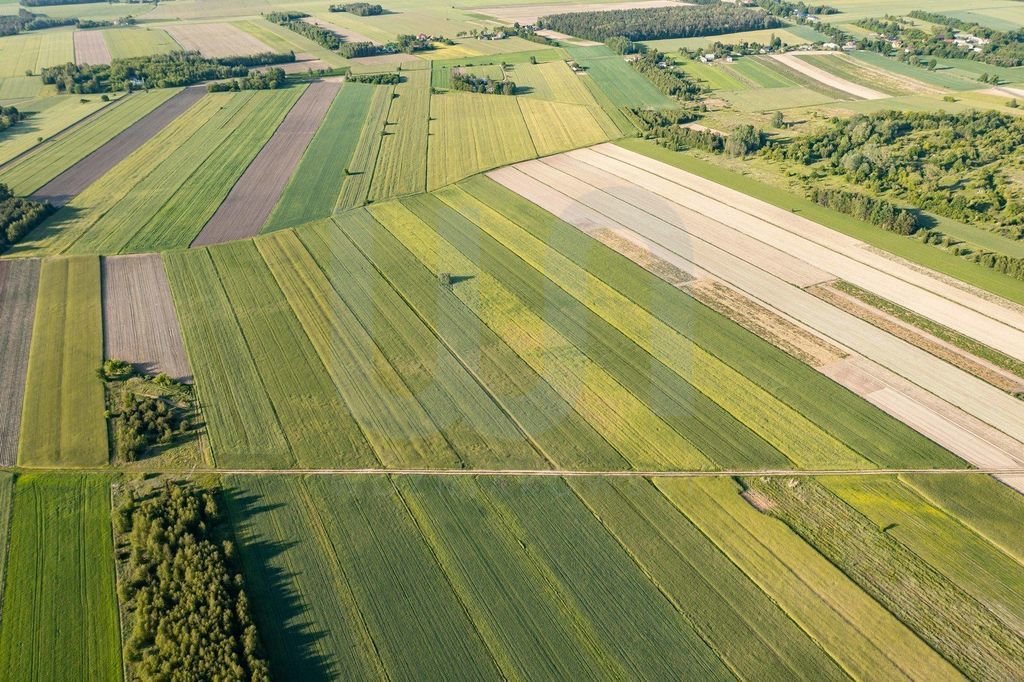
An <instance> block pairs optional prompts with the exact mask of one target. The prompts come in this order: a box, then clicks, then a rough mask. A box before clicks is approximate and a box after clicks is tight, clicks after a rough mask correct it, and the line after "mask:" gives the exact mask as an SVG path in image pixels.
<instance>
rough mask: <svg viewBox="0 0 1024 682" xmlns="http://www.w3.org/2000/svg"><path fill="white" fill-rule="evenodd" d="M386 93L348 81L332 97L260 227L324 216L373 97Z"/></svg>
mask: <svg viewBox="0 0 1024 682" xmlns="http://www.w3.org/2000/svg"><path fill="white" fill-rule="evenodd" d="M383 92H386V89H385V88H376V87H374V86H372V85H365V84H361V83H348V84H346V85H345V86H344V87H343V88H342V89H341V92H340V93H338V95H337V96H336V97H335V98H334V102H333V103H332V104H331V108H330V109H328V110H327V114H326V115H325V116H324V119H323V122H322V123H321V124H320V128H319V129H318V130H317V131H316V135H314V136H313V139H312V140H310V142H309V145H308V146H307V147H306V153H305V154H304V155H303V156H302V159H301V160H300V161H299V164H298V166H297V167H296V168H295V172H294V173H293V174H292V177H291V180H289V181H288V185H287V186H286V187H285V188H284V192H283V193H282V194H281V199H280V200H279V201H278V202H277V206H275V207H274V211H273V213H271V214H270V218H269V219H268V220H267V223H266V224H265V225H264V226H263V230H264V231H268V232H269V231H273V230H279V229H281V228H284V227H290V226H292V225H299V224H301V223H305V222H309V221H311V220H317V219H320V218H327V217H329V216H330V215H331V214H332V213H334V208H335V206H336V205H337V203H338V199H339V198H340V196H341V188H342V184H343V183H344V182H345V178H346V177H347V173H346V171H347V172H348V173H352V172H356V171H354V170H353V165H354V164H353V163H352V161H353V160H354V159H353V156H354V154H355V152H356V149H357V146H358V143H359V138H360V135H361V131H362V129H363V124H364V121H366V120H367V115H368V113H369V112H370V108H371V105H372V104H373V102H374V100H375V99H376V98H378V97H380V96H381V95H379V94H378V93H383Z"/></svg>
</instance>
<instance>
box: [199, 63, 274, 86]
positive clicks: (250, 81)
mask: <svg viewBox="0 0 1024 682" xmlns="http://www.w3.org/2000/svg"><path fill="white" fill-rule="evenodd" d="M285 82H286V77H285V73H284V69H279V68H277V67H273V68H270V69H267V70H266V71H250V72H249V75H248V76H245V77H244V78H232V79H231V80H230V81H217V82H216V83H210V84H209V85H207V86H206V91H207V92H240V91H242V90H277V89H278V88H283V87H284V84H285Z"/></svg>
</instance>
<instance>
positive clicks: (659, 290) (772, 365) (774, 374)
mask: <svg viewBox="0 0 1024 682" xmlns="http://www.w3.org/2000/svg"><path fill="white" fill-rule="evenodd" d="M462 186H463V187H464V188H465V189H466V191H468V192H469V193H471V194H473V195H474V196H475V197H476V198H478V199H479V200H480V201H481V202H482V203H485V204H487V205H489V206H501V207H502V214H503V215H504V216H506V217H507V218H508V219H510V220H512V221H514V222H515V223H516V224H517V225H518V226H519V227H521V228H522V229H523V230H524V231H525V232H527V233H528V234H529V235H531V236H532V237H534V238H535V240H536V241H537V242H541V243H543V244H545V245H548V251H547V252H548V253H551V254H553V255H551V256H550V258H553V259H555V260H554V261H553V262H549V263H548V264H546V265H545V272H549V271H550V272H551V274H552V275H554V276H562V277H564V276H565V275H566V273H565V272H562V271H560V270H558V269H557V268H555V267H554V262H571V263H573V264H575V268H574V271H578V270H579V269H586V270H587V271H588V272H589V273H590V276H589V277H588V278H587V279H588V280H590V279H591V278H593V279H596V280H598V281H599V282H600V284H598V285H597V286H598V289H599V290H603V289H605V288H610V289H612V290H613V291H614V292H617V294H618V295H621V297H623V298H625V299H627V300H628V301H630V302H632V303H633V305H634V306H636V307H637V308H639V309H640V310H641V311H643V314H645V315H647V316H649V317H650V318H653V319H655V320H657V321H659V322H660V323H661V324H663V325H665V326H667V327H669V328H671V330H672V331H673V332H675V334H677V335H679V336H682V337H685V338H687V339H689V340H690V341H691V342H692V343H694V344H697V347H698V348H700V349H702V350H703V352H704V353H708V354H709V357H711V356H713V357H714V358H715V359H716V360H717V361H719V362H720V363H722V364H724V365H728V366H729V367H730V368H732V369H733V370H735V372H736V373H738V374H740V375H742V377H744V381H749V382H751V383H752V384H754V385H755V387H756V388H755V390H757V391H758V392H766V393H768V394H770V396H771V397H772V398H773V399H774V400H775V401H777V402H779V403H783V404H785V405H789V406H790V407H791V408H792V409H793V410H795V411H796V412H798V413H799V414H800V415H802V416H803V418H805V419H806V420H807V421H810V422H813V423H814V424H815V425H817V427H818V429H820V430H821V431H824V432H826V433H827V434H829V436H827V437H826V440H825V441H823V442H829V441H830V440H838V441H840V442H842V443H844V444H846V445H847V446H848V447H849V448H851V449H852V450H854V451H855V452H857V453H859V454H860V455H861V456H862V457H865V458H867V459H870V460H871V461H872V462H874V463H875V464H877V465H880V466H906V467H918V466H963V462H962V460H960V459H958V458H956V457H955V456H953V455H951V454H950V453H948V452H947V451H945V450H943V449H942V448H940V447H939V446H937V445H935V444H934V443H932V442H931V441H929V440H927V439H926V438H924V437H923V436H921V435H920V434H918V433H917V432H915V431H913V430H912V429H910V428H909V427H907V426H906V425H905V424H903V423H901V422H899V421H898V420H896V419H893V418H892V417H889V416H888V415H886V414H885V413H883V412H881V411H880V410H877V409H875V408H874V407H871V406H870V405H868V404H867V403H865V402H864V401H863V400H861V399H860V398H858V397H857V396H855V395H854V394H853V393H850V392H848V391H846V390H844V389H841V388H840V387H838V386H836V384H834V383H833V382H832V381H831V380H830V379H828V378H827V377H825V376H823V375H821V374H820V373H818V372H816V371H815V370H814V369H812V368H810V367H808V366H807V365H805V364H804V363H802V362H800V361H799V360H797V359H795V358H793V357H791V356H789V355H787V354H785V353H784V352H782V351H780V350H778V349H776V348H774V347H773V346H771V345H770V344H768V343H766V342H764V341H762V340H761V339H759V338H758V337H757V336H755V335H753V334H752V333H750V332H748V331H747V330H745V329H743V328H742V327H740V326H739V325H736V324H734V323H732V322H730V321H728V320H727V319H726V318H724V317H723V316H721V315H720V314H718V313H716V312H715V311H713V310H711V309H710V308H708V307H706V306H704V305H703V304H701V303H700V302H698V301H697V300H696V299H694V298H692V297H690V296H688V295H686V294H685V293H683V292H681V291H680V290H679V289H678V288H676V287H674V286H672V285H671V284H669V283H668V282H665V281H664V280H662V279H660V278H659V277H657V276H655V275H653V274H651V273H649V272H647V271H646V270H644V269H643V268H641V267H640V266H638V265H636V264H635V263H633V262H632V261H630V260H628V259H627V258H625V257H624V256H622V255H620V254H618V253H616V252H615V251H613V250H611V249H609V248H607V247H605V246H604V245H602V244H600V243H598V242H596V241H595V240H594V239H592V238H590V237H589V236H587V235H585V234H583V233H582V232H580V231H579V230H577V229H575V228H572V227H571V226H569V225H567V224H566V223H564V222H563V221H561V220H559V219H557V218H555V217H554V216H552V215H551V214H550V213H548V212H547V211H545V210H543V209H541V208H540V207H538V206H536V205H534V204H532V203H530V202H529V201H526V200H525V199H523V198H521V197H518V196H516V195H515V194H513V193H511V192H509V191H508V190H505V189H504V188H502V187H500V186H498V185H497V184H495V183H493V182H491V181H490V180H488V179H486V178H474V179H471V180H468V181H466V182H465V183H464V184H463V185H462ZM563 259H565V260H563ZM641 329H644V328H641ZM623 332H624V333H628V328H627V329H624V330H623ZM652 340H654V341H656V340H657V339H656V338H654V337H652ZM684 376H685V375H684ZM725 388H728V387H725ZM769 417H770V415H769ZM819 446H820V444H819ZM801 456H802V457H807V456H808V453H803V454H802V455H801ZM834 465H835V463H833V464H831V465H830V466H834Z"/></svg>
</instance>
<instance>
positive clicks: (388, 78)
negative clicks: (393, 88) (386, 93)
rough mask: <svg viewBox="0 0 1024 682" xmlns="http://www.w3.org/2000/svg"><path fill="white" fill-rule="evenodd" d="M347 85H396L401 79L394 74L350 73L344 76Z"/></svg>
mask: <svg viewBox="0 0 1024 682" xmlns="http://www.w3.org/2000/svg"><path fill="white" fill-rule="evenodd" d="M345 80H347V81H348V82H349V83H369V84H370V85H398V84H399V83H401V82H402V77H401V76H400V75H399V74H397V73H394V72H389V73H350V74H349V75H347V76H345Z"/></svg>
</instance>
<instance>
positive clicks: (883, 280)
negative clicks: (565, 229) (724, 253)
mask: <svg viewBox="0 0 1024 682" xmlns="http://www.w3.org/2000/svg"><path fill="white" fill-rule="evenodd" d="M596 152H599V154H598V153H596ZM567 156H571V157H574V158H577V159H580V160H582V161H585V162H586V163H587V164H590V165H594V166H597V167H598V168H600V169H602V170H605V171H607V172H609V173H612V174H614V175H617V176H619V177H621V178H623V179H626V180H628V181H631V182H633V183H636V184H639V185H641V186H642V187H644V188H648V189H649V190H650V191H651V192H653V193H654V194H657V195H659V196H660V197H664V198H665V199H667V200H668V201H670V202H672V203H676V204H682V205H684V206H685V207H686V208H688V209H691V210H693V211H698V212H700V213H702V214H704V215H706V216H708V217H711V218H713V219H715V220H717V221H719V222H721V223H724V224H726V225H728V226H729V227H731V228H732V229H734V230H737V231H741V232H743V233H744V234H746V235H748V236H750V237H753V238H754V239H757V240H759V241H763V242H766V243H768V244H770V245H772V246H773V247H775V248H777V249H779V250H780V251H784V252H785V253H787V254H790V255H791V256H793V257H795V258H797V259H799V260H802V261H804V262H806V263H813V264H814V265H815V266H816V267H818V268H820V269H822V270H824V271H827V272H829V273H831V274H832V275H833V277H831V278H828V279H843V280H846V281H847V282H850V283H852V284H856V285H857V286H859V287H860V288H862V289H866V290H867V291H871V292H872V293H874V294H877V295H879V296H882V297H884V298H886V299H888V300H890V301H892V302H893V303H897V304H898V305H902V306H903V307H904V308H908V309H910V310H913V311H915V312H917V313H918V314H920V315H923V316H925V317H928V318H930V319H932V320H934V321H936V322H939V323H940V324H944V325H946V326H947V327H952V328H956V329H958V330H959V331H961V332H962V333H964V334H966V335H968V336H971V337H972V338H975V339H977V340H978V341H981V342H982V343H985V344H987V345H989V346H991V347H993V348H996V349H998V350H1000V351H1002V352H1003V353H1005V354H1007V355H1009V356H1011V357H1017V358H1018V359H1024V357H1022V356H1024V314H1022V312H1021V310H1020V309H1018V308H1017V307H1016V306H1014V305H1012V304H1009V303H1005V302H1002V301H1001V300H998V299H995V298H994V297H982V296H978V295H975V294H973V293H971V292H970V291H969V290H967V289H963V288H959V287H956V286H952V285H950V284H949V283H948V282H947V281H946V280H944V279H943V278H941V277H938V276H933V275H934V273H931V271H928V270H926V269H922V268H910V267H907V266H906V265H904V264H902V263H900V262H898V261H894V260H892V259H889V258H884V257H882V256H880V255H879V254H878V253H876V252H875V251H872V250H871V249H869V248H867V245H866V244H864V243H863V242H861V241H858V240H856V239H853V238H852V237H847V236H846V235H843V234H841V233H839V232H836V231H834V230H830V229H828V228H827V227H824V226H823V225H819V224H818V223H814V222H812V221H810V220H807V219H806V218H803V217H800V216H798V215H796V214H794V213H792V212H790V211H786V210H784V209H780V208H778V207H776V206H771V205H770V204H766V203H765V202H763V201H759V200H757V199H753V198H751V197H748V196H747V195H745V194H742V193H740V192H737V191H735V190H731V189H729V188H727V187H723V186H722V185H718V184H716V183H714V182H711V181H709V180H705V179H704V178H700V177H698V176H696V175H693V174H692V173H687V172H685V171H681V170H679V169H677V168H674V167H672V166H668V165H667V164H663V163H661V162H659V161H654V160H653V159H648V158H647V157H644V156H642V155H640V154H635V153H633V152H630V151H628V150H625V149H622V148H621V147H616V146H615V145H600V146H598V147H595V148H593V149H589V150H587V149H584V150H578V151H575V152H570V153H569V154H567ZM600 156H608V157H611V158H612V159H613V161H609V159H601V158H600ZM616 162H618V163H616ZM623 164H625V165H626V166H633V169H629V168H626V167H624V166H623ZM638 170H639V171H641V172H639V173H637V172H636V171H638ZM661 203H664V202H661ZM865 266H867V267H865ZM773 274H780V273H779V272H775V273H773ZM788 281H790V282H791V283H793V284H797V285H798V286H807V284H803V283H800V282H798V281H796V280H788ZM825 281H827V280H825Z"/></svg>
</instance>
